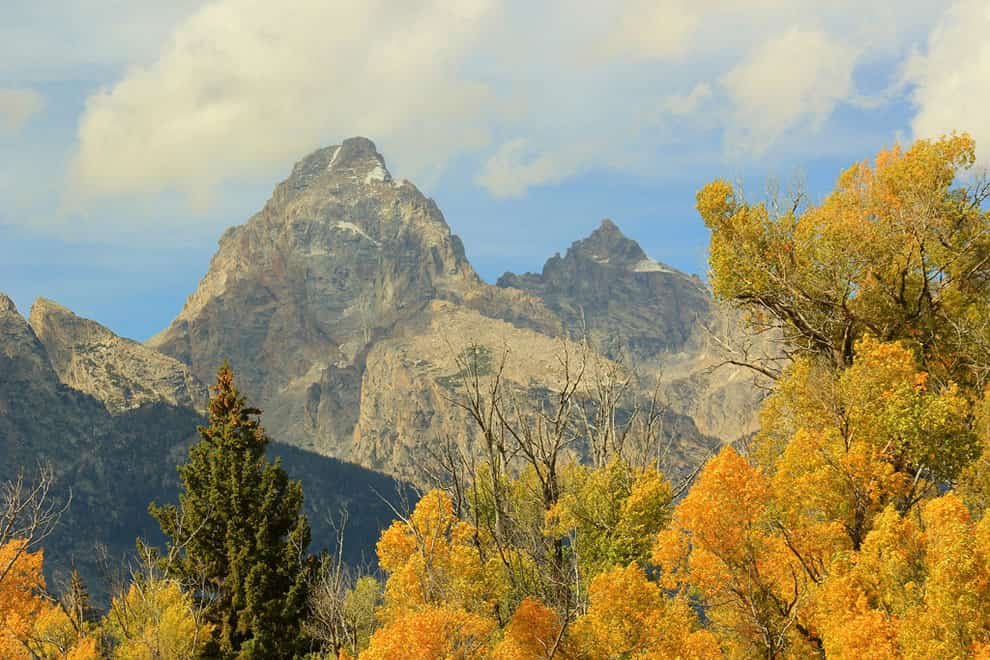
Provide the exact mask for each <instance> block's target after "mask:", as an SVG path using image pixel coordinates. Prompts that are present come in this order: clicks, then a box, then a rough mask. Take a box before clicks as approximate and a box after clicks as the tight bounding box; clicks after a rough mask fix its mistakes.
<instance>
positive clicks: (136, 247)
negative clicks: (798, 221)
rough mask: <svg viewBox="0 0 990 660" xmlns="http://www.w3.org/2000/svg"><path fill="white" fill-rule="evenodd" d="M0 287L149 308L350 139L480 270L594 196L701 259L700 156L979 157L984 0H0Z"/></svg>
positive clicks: (580, 227) (563, 237)
mask: <svg viewBox="0 0 990 660" xmlns="http://www.w3.org/2000/svg"><path fill="white" fill-rule="evenodd" d="M2 2H3V17H2V20H0V291H2V292H5V293H6V294H8V295H9V296H11V297H12V298H13V299H14V301H15V303H16V304H17V305H18V308H19V309H20V310H21V312H22V313H25V314H26V313H27V311H28V309H29V308H30V305H31V303H32V301H33V300H34V299H35V298H36V297H38V296H42V297H46V298H51V299H54V300H56V301H58V302H60V303H62V304H64V305H66V306H68V307H69V308H71V309H73V310H74V311H75V312H76V313H78V314H80V315H82V316H86V317H89V318H93V319H95V320H98V321H100V322H101V323H103V324H105V325H107V326H108V327H110V328H111V329H113V330H115V331H116V332H118V333H119V334H122V335H124V336H128V337H132V338H135V339H138V340H144V339H146V338H148V337H149V336H151V335H153V334H154V333H155V332H157V331H158V330H160V329H162V328H163V327H165V326H166V325H167V324H168V323H169V321H170V320H171V319H172V318H173V317H174V316H175V315H176V314H177V313H178V311H179V310H180V309H181V307H182V305H183V303H184V301H185V298H186V296H188V295H189V294H190V293H192V292H193V290H194V289H195V287H196V285H197V283H198V281H199V279H200V277H202V276H203V274H204V273H205V272H206V268H207V266H208V264H209V259H210V257H211V256H212V254H213V252H214V250H215V249H216V241H217V238H218V237H219V236H220V234H221V233H222V231H223V230H224V229H225V228H227V227H229V226H232V225H235V224H241V223H243V222H244V221H246V220H247V219H248V218H249V217H250V216H251V215H252V214H253V213H254V212H255V211H257V210H258V209H260V208H261V206H262V205H263V204H264V202H265V200H266V199H267V198H268V196H269V195H270V193H271V191H272V189H273V188H274V186H275V185H276V184H277V183H278V182H279V181H280V180H282V179H284V178H285V177H286V176H287V174H288V172H289V171H290V169H291V167H292V164H293V163H294V162H295V161H297V160H299V159H301V158H302V157H303V156H305V155H306V154H307V153H309V152H311V151H312V150H314V149H317V148H319V147H322V146H326V145H330V144H336V143H339V142H340V141H341V140H342V139H344V138H347V137H351V136H354V135H363V136H366V137H369V138H371V139H372V140H374V141H375V143H376V144H377V146H378V149H379V151H380V152H381V153H382V154H383V155H384V156H385V159H386V162H387V164H388V166H389V169H390V171H391V172H392V174H393V175H394V176H396V177H397V178H398V177H404V178H408V179H410V180H411V181H413V182H414V183H416V184H417V185H418V186H419V187H420V189H422V190H423V191H424V192H425V193H426V194H427V195H429V196H431V197H433V198H434V199H435V200H436V201H437V203H438V204H439V206H440V208H441V209H442V210H443V212H444V215H445V217H446V218H447V221H448V223H449V224H450V225H451V227H452V228H453V230H454V232H455V233H457V234H458V235H460V236H461V238H462V239H463V241H464V243H465V247H466V250H467V253H468V256H469V258H470V259H471V261H472V263H473V264H474V266H475V268H476V269H477V270H478V271H479V273H480V274H481V275H482V277H484V278H485V279H487V280H488V281H494V280H495V279H496V278H497V277H498V275H500V274H501V273H502V272H504V271H506V270H512V271H517V272H518V271H524V270H535V271H538V270H539V269H540V268H541V266H542V264H543V262H544V261H545V260H546V259H547V258H548V257H550V256H551V255H553V254H554V253H555V252H564V251H565V250H566V248H567V246H568V245H569V244H570V243H571V242H573V241H575V240H577V239H580V238H582V237H584V236H586V235H587V234H588V233H590V231H592V230H593V229H594V228H595V227H596V226H597V225H598V224H599V223H600V221H601V220H602V219H603V218H606V217H608V218H611V219H613V220H614V221H615V222H616V223H617V224H618V225H619V227H620V228H621V229H622V230H623V231H624V232H625V233H626V234H627V235H628V236H630V237H632V238H634V239H636V240H637V241H639V243H640V244H641V245H642V246H643V248H644V249H645V250H646V251H647V253H648V254H650V256H652V257H653V258H656V259H658V260H660V261H663V262H666V263H668V264H670V265H672V266H675V267H676V268H679V269H681V270H684V271H686V272H688V273H696V274H698V275H699V276H701V277H704V276H705V273H706V250H707V244H708V234H707V231H706V229H705V228H704V226H703V225H702V223H701V221H700V218H699V217H698V215H697V213H696V211H695V210H694V196H695V193H696V192H697V190H698V189H699V188H700V187H701V186H702V185H704V184H705V183H706V182H708V181H711V180H712V179H715V178H720V177H721V178H726V179H729V180H732V181H734V182H737V183H739V184H740V185H741V186H742V188H743V189H744V191H745V193H746V197H747V198H748V199H754V200H758V199H759V198H760V197H761V196H763V195H764V194H765V191H766V190H767V187H768V182H772V181H776V182H778V185H779V187H781V188H783V189H786V188H787V187H788V186H790V185H792V184H794V185H800V186H802V187H803V188H804V189H805V190H806V191H807V192H808V194H809V195H810V197H811V198H812V200H815V199H821V198H822V197H823V196H824V195H825V194H826V193H827V192H828V190H829V189H830V188H831V186H832V184H833V183H834V181H835V178H836V176H837V175H838V173H839V172H840V171H841V170H842V169H843V168H845V167H848V166H849V165H851V164H853V163H855V162H858V161H861V160H864V159H869V158H871V157H872V156H873V155H874V154H875V153H876V152H877V151H879V150H880V149H881V148H883V147H885V146H889V145H891V144H893V143H895V142H901V143H902V144H907V143H910V142H911V141H912V140H915V139H921V138H933V137H938V136H940V135H943V134H946V133H949V132H951V131H953V130H958V131H967V132H969V133H970V134H972V135H973V137H974V138H975V139H976V142H977V159H978V163H977V167H978V168H985V167H987V166H988V165H990V113H988V112H987V111H986V108H987V107H990V85H987V84H986V81H987V80H990V40H987V39H986V38H985V35H986V34H988V33H990V0H956V1H954V2H952V1H946V2H932V1H931V0H925V1H920V0H897V1H888V0H874V1H872V2H868V3H863V2H861V0H856V1H853V0H831V1H830V2H825V3H823V2H819V1H816V2H811V1H809V0H745V1H743V0H652V1H648V0H608V1H606V0H602V1H594V2H592V1H590V0H567V1H566V2H565V1H564V0H544V1H543V2H538V3H533V2H528V1H516V0H446V1H441V0H403V1H402V2H395V1H393V0H282V1H279V2H274V1H273V0H265V1H262V0H213V1H210V2H205V1H201V0H170V2H167V3H165V2H159V1H158V0H2Z"/></svg>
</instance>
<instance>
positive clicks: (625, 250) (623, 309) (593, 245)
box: [498, 219, 710, 359]
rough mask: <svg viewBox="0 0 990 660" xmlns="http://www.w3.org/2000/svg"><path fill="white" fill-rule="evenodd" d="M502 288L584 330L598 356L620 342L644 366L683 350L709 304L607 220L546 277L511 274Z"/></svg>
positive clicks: (556, 259) (550, 263)
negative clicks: (542, 305)
mask: <svg viewBox="0 0 990 660" xmlns="http://www.w3.org/2000/svg"><path fill="white" fill-rule="evenodd" d="M498 286H500V287H512V288H516V289H521V290H523V291H525V292H527V293H529V294H530V295H533V296H535V297H537V298H540V299H541V300H542V301H543V302H544V303H545V304H546V305H547V307H549V308H550V309H552V310H554V311H555V312H556V313H557V314H558V315H559V316H561V317H562V318H563V319H565V320H566V322H567V326H568V327H571V328H582V327H584V328H587V330H588V332H590V333H591V334H592V335H593V336H595V337H596V338H597V339H598V340H599V342H600V347H601V350H603V351H606V352H607V350H608V348H607V347H608V345H609V343H610V342H614V341H615V340H618V341H620V342H621V343H622V344H624V345H625V347H626V348H627V349H628V350H630V351H631V352H632V353H633V355H635V356H636V357H637V358H639V359H654V358H655V357H656V356H658V355H659V354H660V353H662V352H665V351H670V350H680V349H681V348H682V347H683V346H684V345H685V343H686V342H687V341H688V340H689V339H690V336H691V333H692V329H693V328H694V327H695V326H696V322H697V318H698V317H699V316H704V315H706V314H707V313H708V308H709V302H710V300H709V296H708V293H707V291H706V290H705V289H704V288H703V287H702V286H701V284H700V283H699V282H698V281H697V280H695V279H693V278H691V277H689V276H688V275H685V274H684V273H681V272H679V271H677V270H674V269H673V268H669V267H668V266H665V265H663V264H661V263H659V262H657V261H654V260H653V259H650V258H649V257H648V256H647V255H646V253H645V252H644V251H643V248H641V247H640V246H639V244H638V243H637V242H636V241H634V240H632V239H631V238H628V237H626V236H625V235H624V234H623V233H622V231H621V230H620V229H619V227H618V226H617V225H616V224H615V223H614V222H612V221H611V220H608V219H605V220H603V221H602V223H601V225H599V227H598V228H597V229H595V231H593V232H592V233H591V234H590V235H589V236H588V237H587V238H584V239H581V240H579V241H575V242H574V243H573V244H571V247H570V248H569V249H568V250H567V254H565V255H564V256H563V257H561V256H560V255H555V256H553V257H551V258H550V259H548V260H547V262H546V263H545V264H544V266H543V271H542V272H541V273H539V274H537V273H524V274H522V275H516V274H514V273H506V274H504V275H502V277H500V278H499V280H498Z"/></svg>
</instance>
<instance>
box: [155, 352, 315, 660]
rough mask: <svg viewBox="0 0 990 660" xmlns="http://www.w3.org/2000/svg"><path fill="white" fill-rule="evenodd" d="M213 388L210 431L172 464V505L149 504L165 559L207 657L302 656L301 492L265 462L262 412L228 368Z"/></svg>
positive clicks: (304, 529)
mask: <svg viewBox="0 0 990 660" xmlns="http://www.w3.org/2000/svg"><path fill="white" fill-rule="evenodd" d="M213 389H214V396H213V398H212V399H211V400H210V410H209V426H206V427H200V429H199V433H200V435H201V436H202V439H201V440H200V442H198V443H197V444H196V445H195V446H193V447H192V449H190V452H189V462H188V463H186V464H185V465H183V466H181V467H180V468H179V474H180V477H181V479H182V483H183V486H184V492H182V493H181V494H180V496H179V505H178V506H177V507H176V506H175V505H168V506H157V505H152V506H151V514H152V515H153V516H154V517H155V518H156V519H157V520H158V522H159V524H160V525H161V528H162V531H163V532H164V533H165V534H166V536H168V537H169V544H168V545H169V547H168V553H167V556H166V557H164V558H163V562H164V563H166V564H167V566H166V570H167V571H168V573H169V574H170V575H176V576H178V577H179V578H180V579H181V581H182V582H183V583H184V584H185V585H186V588H188V589H190V590H192V591H193V593H194V594H195V596H196V598H197V599H198V600H199V601H200V606H201V607H202V608H203V612H204V615H205V617H206V620H207V621H208V622H209V623H211V624H213V626H214V633H213V639H212V641H211V643H210V645H208V647H207V649H206V655H216V656H219V657H238V658H275V657H279V658H284V657H292V656H294V655H297V654H301V653H304V652H305V648H304V642H305V639H304V635H303V633H302V632H301V629H300V622H301V621H302V619H303V615H304V609H305V606H306V600H307V586H306V585H307V571H308V565H309V560H308V559H307V554H306V548H307V546H308V544H309V541H310V530H309V524H308V522H307V520H306V518H305V517H304V516H303V515H301V514H300V509H301V507H302V502H303V493H302V487H301V485H300V484H299V482H296V481H290V480H289V479H288V477H287V475H286V473H285V471H284V470H283V469H282V467H281V465H280V462H279V461H278V460H276V461H275V462H274V463H269V462H268V460H267V459H266V457H265V448H266V446H267V445H268V443H269V441H270V440H269V438H268V437H267V436H266V435H265V432H264V429H262V427H261V426H260V424H259V422H258V419H257V417H258V415H260V411H259V410H257V409H254V408H250V407H248V406H247V405H246V403H245V399H244V397H243V396H242V395H241V394H240V393H239V392H238V390H237V388H236V387H235V386H234V375H233V373H232V372H231V370H230V368H229V367H228V366H227V364H226V363H225V364H224V365H223V366H222V367H221V368H220V370H219V372H218V374H217V383H216V386H215V387H214V388H213Z"/></svg>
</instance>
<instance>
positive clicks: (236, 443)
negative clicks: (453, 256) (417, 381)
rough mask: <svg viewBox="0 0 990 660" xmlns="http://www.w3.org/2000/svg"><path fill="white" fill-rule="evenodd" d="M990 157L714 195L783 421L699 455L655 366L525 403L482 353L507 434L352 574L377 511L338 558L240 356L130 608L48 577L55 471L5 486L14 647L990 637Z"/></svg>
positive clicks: (436, 487) (161, 649)
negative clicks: (805, 190)
mask: <svg viewBox="0 0 990 660" xmlns="http://www.w3.org/2000/svg"><path fill="white" fill-rule="evenodd" d="M975 149H976V147H975V144H974V141H973V140H972V139H971V138H970V137H969V136H968V135H966V134H952V135H949V136H946V137H943V138H941V139H937V140H919V141H916V142H915V143H913V144H911V145H910V146H909V147H906V148H901V147H899V146H894V147H892V148H890V149H885V150H883V151H880V152H879V153H878V154H877V155H876V157H875V159H874V160H872V161H865V162H860V163H855V164H853V165H852V166H851V167H849V168H848V169H846V170H845V171H844V172H842V173H841V174H840V176H839V177H838V180H837V181H836V184H835V187H834V189H833V190H832V192H831V193H829V194H828V195H827V196H826V197H825V198H824V199H822V200H820V201H817V202H816V201H812V200H810V199H808V198H807V197H806V196H805V195H804V194H802V193H801V192H800V191H798V192H796V193H794V194H793V195H791V196H790V197H789V198H783V197H781V196H771V197H770V198H768V199H766V200H764V201H760V202H751V201H747V200H746V199H745V198H744V197H743V194H742V192H741V191H740V190H739V188H738V187H737V186H735V185H733V184H732V183H731V182H729V181H726V180H723V179H718V180H715V181H713V182H711V183H709V184H707V185H706V186H704V187H703V188H702V189H701V190H700V191H699V192H698V193H697V210H698V213H699V214H700V217H701V219H702V220H703V221H704V223H705V225H706V226H707V227H708V229H709V230H710V232H711V243H710V251H709V286H710V287H711V289H712V291H713V293H714V295H715V296H716V298H717V299H718V300H720V301H722V302H723V303H725V304H727V305H730V306H732V307H734V308H736V309H737V310H738V311H739V313H740V314H742V315H743V317H744V319H745V323H746V324H747V328H748V332H749V334H750V336H751V338H752V339H753V341H754V342H755V343H756V344H758V345H759V346H761V347H762V350H760V351H757V352H750V351H745V350H740V351H738V352H737V353H734V354H733V356H732V357H731V362H732V363H733V364H736V365H745V366H747V367H750V368H751V371H752V372H753V374H754V377H756V378H758V379H759V382H760V383H761V384H762V386H764V387H765V388H766V390H767V395H766V397H765V399H764V400H763V404H762V408H761V411H760V428H759V431H758V432H756V433H755V434H753V435H752V436H751V437H749V438H747V439H746V440H745V441H741V442H738V443H735V444H733V445H726V446H724V447H723V448H721V450H720V451H718V453H717V454H714V455H712V456H710V457H708V458H707V459H706V460H705V461H704V462H703V463H701V464H699V465H697V466H696V469H694V470H692V471H690V473H689V474H686V475H680V476H676V477H674V476H673V475H671V474H669V472H670V471H669V470H666V469H665V467H666V463H665V456H666V454H665V452H666V450H667V447H666V446H665V444H664V440H663V437H664V436H663V434H662V433H661V429H660V428H659V427H660V425H661V422H662V415H660V414H659V404H658V402H657V400H656V398H653V399H650V398H649V397H647V398H642V397H639V395H638V394H634V391H635V392H638V391H639V389H637V388H633V387H631V386H630V381H629V378H630V376H628V375H627V374H625V373H624V372H620V371H617V370H616V369H615V368H614V367H613V366H610V365H605V364H604V363H601V362H596V361H595V360H594V359H593V358H590V357H588V355H584V354H581V353H580V351H579V350H577V351H575V350H574V349H569V348H567V345H566V344H564V343H562V351H561V354H560V355H559V356H558V366H559V372H560V377H559V378H558V379H557V380H556V382H557V383H558V384H559V386H558V387H556V388H553V389H550V390H548V391H544V392H543V393H542V395H541V396H539V397H533V396H531V395H530V396H524V393H521V392H519V391H517V390H515V389H513V388H512V387H510V386H509V385H507V384H506V383H505V382H504V381H503V380H502V379H501V378H500V376H501V373H502V372H501V369H500V360H502V361H503V362H504V359H506V358H505V357H504V356H503V357H501V358H500V357H499V356H498V355H493V354H491V353H489V352H485V351H481V350H478V349H477V347H475V350H465V351H464V352H463V353H461V357H460V358H459V359H460V360H461V361H462V368H461V369H460V371H459V372H458V374H457V376H456V378H453V379H452V380H451V382H450V383H449V386H450V391H451V405H454V406H459V407H460V408H461V410H463V411H466V413H467V414H468V417H469V418H470V419H471V420H472V422H473V423H474V424H475V425H476V426H477V428H478V430H479V431H480V437H481V438H482V441H481V443H480V445H479V446H476V447H473V448H471V450H470V451H469V450H466V449H465V448H464V447H463V446H461V445H460V444H458V443H457V442H455V441H454V440H453V439H449V438H448V439H438V440H437V441H436V442H434V443H433V444H432V445H430V451H429V452H428V455H424V457H423V459H422V460H423V463H424V470H426V471H427V472H428V473H429V474H430V475H431V479H430V482H431V483H430V486H431V487H430V488H423V489H422V491H421V493H420V496H419V498H418V500H416V501H407V499H406V498H400V497H395V498H394V501H392V502H391V506H392V507H393V511H394V514H395V516H394V518H395V519H394V521H393V522H392V524H391V526H389V527H388V528H386V529H385V530H383V531H382V533H381V535H380V538H379V540H378V543H377V546H376V555H377V564H376V565H375V566H354V565H349V564H346V563H345V562H344V561H343V560H342V555H343V546H344V544H346V542H347V519H346V512H337V511H332V512H327V515H328V516H329V517H331V518H333V519H335V520H336V521H337V523H338V529H339V534H338V540H339V543H338V547H335V548H330V549H329V550H321V551H319V552H318V553H316V554H314V553H313V551H312V549H311V548H310V547H309V546H310V527H309V521H307V519H306V517H305V516H303V515H302V514H301V507H302V502H303V498H304V496H305V495H304V493H303V491H302V487H301V486H300V484H299V483H298V482H295V481H292V480H290V479H289V478H288V477H287V476H286V473H285V471H284V470H283V469H282V467H281V465H280V463H279V462H278V461H277V460H276V461H274V462H272V461H269V460H268V459H267V458H266V456H265V448H266V446H267V445H268V443H269V438H268V436H267V435H266V434H265V431H264V429H263V428H262V425H261V422H262V420H261V413H260V411H259V410H257V409H256V408H253V407H252V406H251V403H250V402H249V401H247V400H246V399H245V397H244V396H243V395H242V394H241V393H240V392H239V391H238V389H237V386H236V383H235V374H234V373H232V371H231V369H230V368H229V367H228V366H227V365H223V366H221V367H220V369H219V371H218V374H217V381H216V384H215V386H214V387H213V390H212V393H211V394H212V396H211V400H210V408H209V422H208V425H207V426H204V427H202V428H201V429H200V436H201V438H200V441H199V443H198V444H196V445H195V446H193V448H192V449H191V450H190V452H189V457H188V461H187V462H186V463H185V465H183V466H182V467H181V468H180V477H181V481H182V491H181V494H180V497H179V500H178V502H175V503H149V504H150V509H149V510H150V513H151V515H152V516H153V517H154V518H155V519H156V520H157V521H158V523H159V525H160V527H161V529H162V532H163V533H164V534H165V536H166V537H167V539H168V542H167V543H166V544H165V547H151V546H149V545H147V544H146V543H144V542H142V540H140V539H137V540H136V549H135V553H134V560H133V562H132V565H131V566H129V567H128V568H127V570H126V571H122V572H121V575H120V576H119V579H118V580H117V583H116V584H114V585H111V589H110V590H111V591H112V592H113V596H112V599H111V600H110V601H109V602H108V603H106V605H105V606H101V605H99V604H97V603H96V602H95V601H94V599H93V598H91V597H90V596H89V590H88V588H87V585H86V584H84V582H83V580H82V579H81V578H79V577H78V575H74V578H73V579H72V580H71V582H70V583H69V584H68V585H66V586H65V588H63V589H56V588H54V587H49V585H46V582H45V578H44V574H43V566H44V546H45V539H46V537H47V536H48V535H49V534H50V533H51V530H52V529H53V528H54V526H56V525H58V518H59V515H60V513H61V510H62V509H61V507H62V505H60V504H58V503H55V502H54V501H53V500H52V499H51V498H50V497H48V493H49V490H50V488H51V484H52V479H53V477H52V474H51V472H47V471H45V470H42V471H41V472H40V473H38V474H25V475H24V477H23V478H21V479H17V480H15V481H11V482H8V483H5V484H3V489H2V492H0V657H3V658H71V659H74V660H80V659H82V658H103V657H112V658H135V659H136V658H141V659H145V658H147V659H157V658H194V657H210V658H292V657H299V658H304V657H305V658H338V659H343V658H350V659H354V658H361V659H369V660H374V659H395V658H409V659H428V658H496V659H525V658H533V659H541V658H542V659H549V658H559V659H567V658H571V659H574V658H719V657H728V658H769V659H775V658H815V657H834V658H962V657H976V658H990V517H987V516H986V515H985V514H986V511H987V509H988V508H990V445H988V443H987V442H986V440H987V438H988V437H990V397H988V396H987V386H988V384H990V212H988V211H987V208H986V202H987V198H988V196H990V181H988V180H987V179H986V178H981V176H980V174H979V173H978V172H976V171H975V169H976V168H975V167H974V165H975V162H976V160H975V153H976V152H975ZM637 397H638V398H637ZM630 399H634V400H632V401H630ZM389 495H390V494H388V493H385V494H383V497H388V496H389ZM392 495H394V494H392Z"/></svg>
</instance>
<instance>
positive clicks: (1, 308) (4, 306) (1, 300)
mask: <svg viewBox="0 0 990 660" xmlns="http://www.w3.org/2000/svg"><path fill="white" fill-rule="evenodd" d="M6 312H13V313H15V314H16V313H17V306H16V305H14V301H13V300H11V299H10V298H8V297H7V296H6V295H4V294H3V293H0V314H2V313H6Z"/></svg>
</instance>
